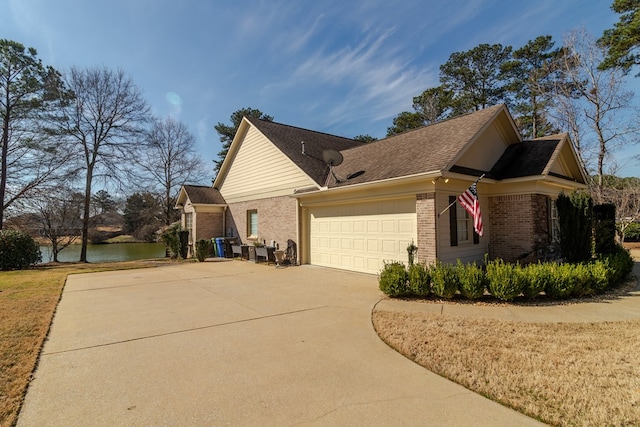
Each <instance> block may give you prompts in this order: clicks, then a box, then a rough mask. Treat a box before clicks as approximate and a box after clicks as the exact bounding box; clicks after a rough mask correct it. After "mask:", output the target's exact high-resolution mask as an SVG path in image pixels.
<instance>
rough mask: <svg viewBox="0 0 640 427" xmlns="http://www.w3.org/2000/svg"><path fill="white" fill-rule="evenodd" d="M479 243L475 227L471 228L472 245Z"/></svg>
mask: <svg viewBox="0 0 640 427" xmlns="http://www.w3.org/2000/svg"><path fill="white" fill-rule="evenodd" d="M479 243H480V235H479V234H478V233H476V229H475V227H473V244H474V245H477V244H479Z"/></svg>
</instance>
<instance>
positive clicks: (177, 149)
mask: <svg viewBox="0 0 640 427" xmlns="http://www.w3.org/2000/svg"><path fill="white" fill-rule="evenodd" d="M140 167H141V169H142V170H143V171H144V172H145V174H146V176H148V177H150V178H151V180H150V181H151V187H152V189H153V190H154V191H156V192H158V194H160V198H161V201H162V206H163V210H164V218H163V222H164V224H165V225H170V224H171V223H172V222H174V220H175V218H176V215H175V209H174V206H175V201H176V197H177V193H178V190H179V189H180V186H181V185H182V184H184V183H185V182H188V181H201V180H202V179H203V178H205V177H206V176H207V174H208V173H207V171H206V169H205V165H204V162H203V161H202V159H201V158H200V157H198V155H197V153H196V151H195V138H194V137H193V134H191V132H189V129H188V128H187V126H186V125H185V124H184V123H182V122H180V121H178V120H176V119H174V118H172V117H167V118H165V119H163V120H156V121H154V124H153V127H152V128H151V130H150V131H149V133H148V135H147V138H146V143H145V149H144V151H143V154H142V156H141V157H140Z"/></svg>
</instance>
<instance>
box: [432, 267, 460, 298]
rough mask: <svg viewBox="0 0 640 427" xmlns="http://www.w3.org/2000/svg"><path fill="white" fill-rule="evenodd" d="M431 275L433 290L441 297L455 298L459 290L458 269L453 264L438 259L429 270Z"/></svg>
mask: <svg viewBox="0 0 640 427" xmlns="http://www.w3.org/2000/svg"><path fill="white" fill-rule="evenodd" d="M429 275H430V276H431V292H433V294H434V295H436V296H438V297H440V298H447V299H449V298H453V296H454V295H455V294H456V292H457V291H458V277H457V275H456V269H455V267H454V266H453V265H451V264H443V263H441V262H438V261H436V263H435V264H434V265H433V266H432V267H431V271H430V272H429Z"/></svg>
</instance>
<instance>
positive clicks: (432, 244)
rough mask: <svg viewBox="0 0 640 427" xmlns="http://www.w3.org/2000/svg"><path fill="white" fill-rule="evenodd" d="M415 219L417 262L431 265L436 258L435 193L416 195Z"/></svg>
mask: <svg viewBox="0 0 640 427" xmlns="http://www.w3.org/2000/svg"><path fill="white" fill-rule="evenodd" d="M416 217H417V227H418V233H417V234H418V241H417V242H416V245H417V246H418V256H417V261H419V262H426V263H432V262H434V261H435V260H436V258H437V256H438V253H437V245H436V232H437V223H436V218H437V213H436V195H435V193H424V194H416Z"/></svg>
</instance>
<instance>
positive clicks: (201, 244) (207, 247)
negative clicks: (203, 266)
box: [196, 239, 211, 262]
mask: <svg viewBox="0 0 640 427" xmlns="http://www.w3.org/2000/svg"><path fill="white" fill-rule="evenodd" d="M210 251H211V240H207V239H200V240H198V241H197V242H196V258H197V259H198V261H200V262H203V261H204V260H205V258H207V257H208V256H209V252H210Z"/></svg>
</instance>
